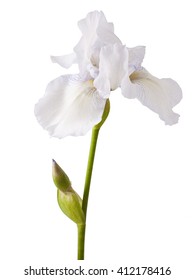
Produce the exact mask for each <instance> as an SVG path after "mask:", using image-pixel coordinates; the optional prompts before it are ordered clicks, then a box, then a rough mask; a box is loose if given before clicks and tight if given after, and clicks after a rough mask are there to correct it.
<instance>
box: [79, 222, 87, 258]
mask: <svg viewBox="0 0 194 280" xmlns="http://www.w3.org/2000/svg"><path fill="white" fill-rule="evenodd" d="M85 229H86V225H85V224H83V225H77V230H78V251H77V259H78V260H84V243H85V242H84V241H85Z"/></svg>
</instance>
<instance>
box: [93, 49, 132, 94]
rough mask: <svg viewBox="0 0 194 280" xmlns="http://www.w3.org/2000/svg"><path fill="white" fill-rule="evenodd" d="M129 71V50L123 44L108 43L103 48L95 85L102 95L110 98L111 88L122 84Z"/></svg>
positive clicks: (113, 88)
mask: <svg viewBox="0 0 194 280" xmlns="http://www.w3.org/2000/svg"><path fill="white" fill-rule="evenodd" d="M126 73H128V50H127V48H126V47H125V46H123V45H122V44H114V45H108V46H105V47H103V48H102V49H101V52H100V64H99V75H98V76H97V78H96V79H95V80H94V86H95V87H96V88H97V89H98V91H99V93H100V95H101V96H102V97H104V98H108V96H109V94H110V90H115V89H116V88H118V87H119V86H120V85H121V81H122V79H123V77H124V76H125V75H126Z"/></svg>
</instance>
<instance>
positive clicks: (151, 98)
mask: <svg viewBox="0 0 194 280" xmlns="http://www.w3.org/2000/svg"><path fill="white" fill-rule="evenodd" d="M129 78H130V79H128V80H127V79H126V78H125V79H124V80H123V83H122V86H121V89H122V93H123V95H124V96H125V97H127V98H137V99H138V100H139V101H140V102H141V103H142V104H143V105H145V106H147V107H148V108H149V109H151V110H152V111H154V112H155V113H157V114H158V115H159V117H160V119H162V120H163V121H164V122H165V124H167V125H173V124H175V123H177V122H178V119H179V115H178V114H176V113H174V112H173V111H172V108H173V107H174V106H175V105H176V104H178V103H179V102H180V100H181V98H182V91H181V88H180V87H179V85H178V84H177V83H176V82H175V81H174V80H172V79H158V78H156V77H154V76H152V75H151V74H150V73H149V72H148V71H146V70H145V69H143V70H141V71H135V72H134V73H133V74H132V75H130V77H129Z"/></svg>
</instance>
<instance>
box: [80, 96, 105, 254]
mask: <svg viewBox="0 0 194 280" xmlns="http://www.w3.org/2000/svg"><path fill="white" fill-rule="evenodd" d="M109 111H110V102H109V100H108V99H107V102H106V105H105V108H104V113H103V115H102V120H101V122H100V123H98V124H97V125H95V126H94V127H93V129H92V137H91V142H90V151H89V156H88V165H87V170H86V177H85V186H84V193H83V202H82V210H83V212H84V214H85V220H86V214H87V207H88V199H89V192H90V183H91V178H92V170H93V165H94V157H95V152H96V145H97V140H98V134H99V131H100V128H101V126H102V125H103V123H104V122H105V120H106V118H107V117H108V114H109ZM85 229H86V224H84V225H78V260H83V259H84V244H85Z"/></svg>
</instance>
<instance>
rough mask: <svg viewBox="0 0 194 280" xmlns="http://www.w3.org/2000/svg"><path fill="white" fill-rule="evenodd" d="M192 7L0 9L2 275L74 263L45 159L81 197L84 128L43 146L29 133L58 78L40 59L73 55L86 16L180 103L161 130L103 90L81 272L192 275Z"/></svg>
mask: <svg viewBox="0 0 194 280" xmlns="http://www.w3.org/2000/svg"><path fill="white" fill-rule="evenodd" d="M191 4H192V1H189V0H184V1H178V0H176V1H170V0H162V1H155V0H147V1H145V0H138V1H130V0H128V1H124V0H123V1H122V0H119V1H105V0H98V1H96V0H93V1H90V0H82V1H74V0H71V1H64V0H52V1H51V0H45V1H44V0H39V1H35V0H34V1H22V0H18V1H8V0H7V1H2V2H1V4H0V29H1V31H0V37H1V43H0V49H1V52H0V54H1V58H0V71H1V76H0V77H1V82H0V94H1V103H0V117H1V118H0V120H1V130H0V133H1V139H0V141H1V145H0V165H1V166H0V170H1V177H0V185H1V186H0V215H1V219H0V221H1V229H0V254H1V255H2V260H1V269H0V275H1V279H24V278H25V279H27V278H29V277H27V276H26V277H24V276H23V270H24V269H25V268H27V267H28V266H29V265H31V266H33V267H37V268H38V267H42V266H50V267H51V268H57V267H64V266H69V267H75V265H78V264H80V263H78V262H76V261H75V259H76V238H77V236H76V234H77V233H76V226H75V224H73V223H72V222H71V221H70V220H68V218H66V217H65V216H64V215H63V213H62V212H61V211H60V209H59V207H58V205H57V201H56V188H55V186H54V184H53V182H52V177H51V159H52V158H54V159H55V160H56V161H57V162H58V163H59V164H60V165H61V166H62V167H63V169H64V170H65V171H66V172H67V174H68V175H69V177H70V179H71V181H72V183H73V187H74V188H75V189H76V190H77V192H78V193H79V194H80V195H81V194H82V191H83V184H84V176H85V168H86V163H87V155H88V149H89V142H90V132H89V133H88V134H87V135H86V136H84V137H78V138H73V137H67V138H65V139H63V140H58V139H52V138H50V137H49V136H48V135H47V133H46V132H45V131H43V130H42V128H41V127H40V126H39V125H38V123H37V121H36V119H35V117H34V113H33V110H34V104H35V103H36V102H37V101H38V99H39V98H40V97H41V96H42V95H43V94H44V91H45V87H46V85H47V83H48V82H49V81H50V80H52V79H54V78H56V77H58V76H60V75H62V74H65V73H67V72H68V71H66V70H65V69H63V68H61V67H60V66H58V65H56V64H52V63H51V61H50V58H49V56H50V55H51V54H52V55H61V54H66V53H70V52H71V51H72V48H73V47H74V46H75V44H76V43H77V42H78V40H79V38H80V35H81V34H80V31H79V29H78V28H77V21H78V20H79V19H82V18H84V17H85V16H86V14H87V13H88V12H90V11H92V10H95V9H97V10H102V11H103V12H104V13H105V15H106V18H107V20H108V21H110V22H113V23H114V26H115V33H116V34H117V35H118V37H119V38H120V39H121V40H122V42H123V43H124V44H126V45H127V46H128V47H133V46H137V45H145V46H146V57H145V59H144V63H143V66H144V67H146V68H147V69H148V70H149V71H150V72H151V73H152V74H153V75H155V76H157V77H159V78H162V77H171V78H173V79H175V80H176V81H177V82H178V83H179V84H180V86H181V87H182V90H183V94H184V98H183V100H182V101H181V103H180V104H179V105H178V106H176V108H175V109H174V110H175V111H176V112H178V113H179V114H180V115H181V117H180V121H179V123H178V124H177V125H175V126H172V127H169V126H165V125H164V123H163V122H162V121H161V120H160V119H159V118H158V116H157V115H156V114H155V113H153V112H151V111H149V110H148V109H147V108H145V107H143V106H142V105H141V104H140V103H139V102H138V101H136V100H128V99H125V98H123V97H122V95H121V93H120V91H119V90H117V91H115V92H113V93H112V95H111V99H110V101H111V112H110V115H109V118H108V120H107V121H106V123H105V125H104V126H103V128H102V129H101V132H100V137H99V142H98V147H97V154H96V161H95V166H94V174H93V178H92V179H93V180H92V185H91V194H90V200H89V208H88V219H87V223H88V227H87V235H86V254H85V256H86V261H85V262H84V263H83V262H82V264H85V265H87V266H90V267H108V266H109V267H111V268H112V269H116V268H118V267H119V266H165V267H168V266H170V267H171V269H172V272H173V273H172V275H171V276H168V277H163V278H161V276H160V277H159V276H158V278H160V279H173V280H179V279H180V280H182V279H188V280H190V279H193V277H194V272H193V269H192V268H193V265H194V264H193V262H194V253H193V252H194V226H193V223H194V203H193V201H194V192H193V187H194V174H193V166H194V136H193V129H194V94H193V93H194V89H193V73H194V72H193V60H194V55H193V50H194V43H193V41H192V37H193V26H194V20H193V8H192V6H191ZM75 71H76V70H75V69H72V72H75ZM70 72H71V71H70ZM114 277H115V279H120V278H119V277H118V275H117V276H116V275H115V276H111V278H110V279H112V278H114ZM153 277H154V276H153ZM153 277H152V278H153ZM37 278H38V279H40V278H41V277H38V276H37ZM56 278H57V277H56ZM96 278H97V277H96ZM134 278H135V279H147V278H146V277H145V276H144V277H143V276H142V277H139V276H136V277H135V276H134ZM33 279H35V278H33ZM45 279H55V278H54V277H46V278H45ZM60 279H62V277H60ZM64 279H65V278H64ZM66 279H68V278H67V277H66ZM107 279H108V277H107ZM121 279H130V278H129V277H127V276H123V277H121ZM149 279H151V278H149ZM154 279H157V276H155V277H154Z"/></svg>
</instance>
